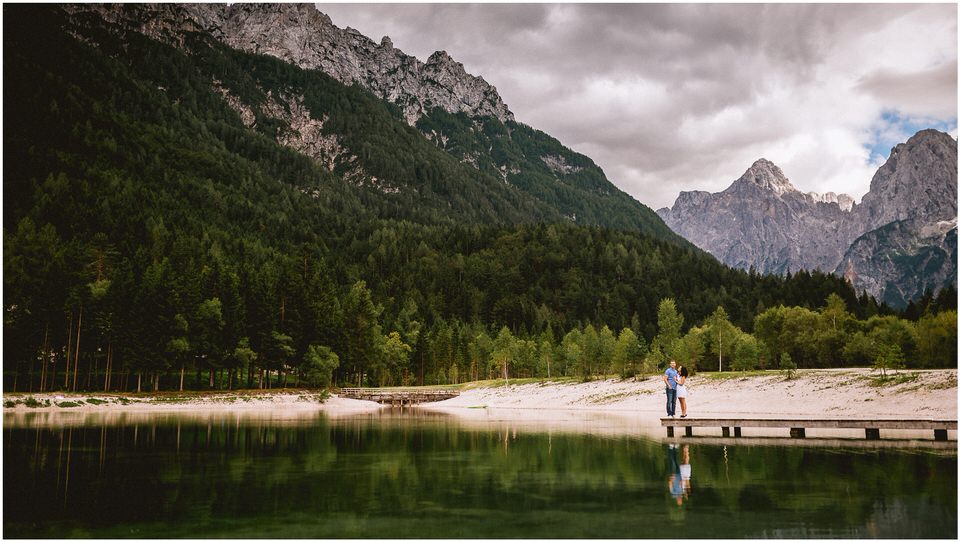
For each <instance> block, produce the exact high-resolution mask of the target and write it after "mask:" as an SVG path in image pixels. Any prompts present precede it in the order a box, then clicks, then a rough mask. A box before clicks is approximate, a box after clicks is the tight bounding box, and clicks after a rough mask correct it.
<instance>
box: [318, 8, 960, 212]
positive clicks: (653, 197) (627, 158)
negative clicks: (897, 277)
mask: <svg viewBox="0 0 960 542" xmlns="http://www.w3.org/2000/svg"><path fill="white" fill-rule="evenodd" d="M318 7H319V9H320V10H321V11H324V12H325V13H328V14H329V15H330V16H331V18H332V19H333V21H334V23H335V24H337V25H339V26H347V25H349V26H352V27H354V28H357V29H358V30H360V31H361V32H363V33H365V34H367V35H368V36H370V37H371V38H373V39H375V40H379V38H380V36H382V35H384V34H388V35H390V36H391V38H392V39H393V42H394V44H395V45H396V47H398V48H400V49H402V50H404V51H406V52H408V53H410V54H415V55H416V56H418V57H420V58H421V59H422V58H426V57H427V56H428V55H429V54H430V53H431V52H432V51H434V50H437V49H444V50H446V51H448V52H449V53H450V54H451V56H453V57H454V58H456V59H457V60H459V61H461V62H463V64H464V66H465V67H466V69H467V70H468V71H470V72H471V73H475V74H478V75H482V76H483V77H484V79H486V80H487V81H489V82H490V83H492V84H494V85H495V86H496V87H497V89H498V91H499V92H500V94H501V96H502V97H503V99H504V101H506V103H507V104H508V105H509V106H510V108H511V110H513V112H514V113H515V115H516V117H517V120H518V121H520V122H524V123H526V124H529V125H531V126H533V127H535V128H538V129H540V130H543V131H545V132H547V133H549V134H550V135H552V136H554V137H556V138H557V139H559V140H560V141H561V142H563V143H564V144H566V145H568V146H570V147H571V148H573V149H574V150H577V151H579V152H582V153H584V154H586V155H588V156H590V157H591V158H593V159H594V161H596V162H597V164H599V165H600V166H601V167H602V168H603V169H604V171H605V172H606V174H607V176H608V177H609V178H610V180H611V181H613V182H614V183H615V184H617V185H618V186H619V187H621V188H622V189H624V190H625V191H627V192H628V193H630V194H631V195H633V196H634V197H636V198H637V199H638V200H640V201H641V202H643V203H646V204H647V205H650V206H651V207H654V208H656V207H661V206H664V205H672V204H673V200H674V199H675V198H676V196H677V194H678V193H679V192H680V191H681V190H709V191H719V190H723V189H724V188H726V187H727V186H728V185H729V184H730V183H731V182H732V181H733V180H734V179H736V178H738V177H739V176H740V175H741V174H742V173H743V171H744V170H746V169H747V168H748V167H749V166H750V165H751V164H752V163H753V162H754V161H755V160H756V159H757V158H760V157H765V158H768V159H770V160H772V161H773V162H775V163H777V164H778V165H779V166H780V167H781V169H783V171H784V173H785V174H786V175H787V176H788V177H789V178H790V179H791V181H792V182H793V184H794V185H795V186H797V187H798V188H799V189H801V190H804V191H818V192H826V191H833V192H847V193H849V194H851V195H853V196H854V197H856V198H857V199H859V198H860V197H862V195H863V194H864V193H865V192H866V190H867V189H868V188H869V183H870V178H871V177H872V175H873V173H874V172H875V171H876V168H877V166H878V165H879V164H878V163H877V162H876V158H877V157H876V156H875V155H874V156H871V153H870V152H869V150H868V148H867V147H870V146H873V145H875V144H877V143H878V142H888V141H892V142H896V141H904V140H906V138H907V137H909V136H910V135H912V134H909V133H898V132H897V131H898V130H900V131H902V130H904V126H910V127H914V126H918V125H919V126H921V127H922V125H923V124H924V123H925V122H929V125H937V124H943V123H947V124H948V125H950V126H951V127H952V128H953V132H952V134H953V135H954V136H956V127H955V125H956V117H957V84H956V81H957V23H956V21H957V6H956V5H949V4H939V5H903V4H881V5H878V4H870V5H868V4H841V5H823V4H820V5H784V4H773V5H770V4H750V5H732V4H709V5H699V4H678V5H664V4H627V5H623V4H617V5H600V4H560V5H552V4H525V5H505V4H479V5H478V4H416V5H408V4H389V5H383V4H348V5H347V4H335V5H319V6H318ZM891 112H892V113H894V114H895V115H896V116H899V117H900V118H901V119H903V118H907V119H909V121H910V122H899V123H898V122H894V121H892V120H889V118H888V116H889V113H891ZM891 138H895V139H891Z"/></svg>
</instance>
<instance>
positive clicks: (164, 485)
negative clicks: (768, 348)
mask: <svg viewBox="0 0 960 542" xmlns="http://www.w3.org/2000/svg"><path fill="white" fill-rule="evenodd" d="M602 423H606V422H603V421H602V420H600V421H599V422H597V424H598V425H599V424H602ZM569 429H570V427H569V426H567V425H564V426H561V427H560V428H559V429H558V428H556V427H546V428H544V427H530V426H528V425H525V424H523V423H518V422H516V421H510V420H507V419H501V418H496V417H495V418H494V420H493V421H492V422H490V423H487V424H486V425H484V424H480V423H478V422H477V423H474V422H471V423H461V422H460V421H459V419H458V418H456V417H451V416H443V415H436V414H429V415H427V414H425V415H420V416H409V417H408V416H406V415H401V416H398V415H394V414H391V413H383V414H377V415H366V416H358V417H351V418H341V419H331V418H328V417H326V416H323V415H320V414H316V413H313V414H312V415H302V416H298V417H295V418H290V417H284V416H279V417H276V418H273V417H269V416H262V417H258V416H241V415H224V414H220V415H218V416H174V415H169V414H165V415H159V416H158V415H154V416H153V417H146V418H145V417H139V416H135V417H130V418H126V419H125V421H123V423H120V422H119V421H117V420H116V419H111V423H110V424H106V423H102V424H99V425H98V424H97V423H96V419H93V418H89V419H86V421H84V422H83V423H79V422H78V423H75V424H73V425H69V426H59V427H57V426H54V425H51V424H47V423H39V422H38V423H34V422H33V421H31V422H30V423H27V424H26V425H20V426H14V425H13V424H11V425H9V426H8V425H7V424H5V438H4V442H3V448H4V449H3V451H4V454H3V456H4V459H3V460H4V490H5V493H6V495H7V498H6V499H4V504H3V507H4V509H3V512H4V514H3V517H4V519H3V522H4V524H3V526H4V534H6V535H7V536H9V537H45V538H47V537H48V538H61V537H108V538H127V537H160V538H180V537H187V538H200V537H232V538H248V537H281V538H282V537H308V538H315V537H320V538H327V537H333V538H351V537H368V538H369V537H373V538H408V537H412V538H433V537H439V538H463V537H468V538H487V537H493V538H513V537H523V538H571V537H574V538H622V537H625V538H644V537H652V538H677V537H685V538H704V537H707V538H713V537H728V538H743V537H758V536H777V535H780V534H783V533H794V534H796V533H807V535H810V536H816V535H817V534H819V535H821V536H843V537H848V536H853V537H875V536H879V537H884V536H891V535H893V534H897V533H903V532H911V533H914V534H913V535H912V536H917V537H931V536H932V537H942V538H953V537H955V536H956V532H957V529H956V519H957V512H956V510H957V493H956V483H957V461H956V453H955V451H953V452H952V453H942V452H936V451H931V452H929V453H917V452H916V451H911V452H910V453H905V452H902V451H899V450H882V449H881V450H868V451H859V452H858V453H856V454H853V453H848V452H843V451H840V450H835V449H817V448H804V447H797V446H794V447H776V446H763V447H756V446H725V447H724V446H717V445H711V444H709V443H706V444H699V443H696V444H688V443H685V442H679V443H669V444H665V443H663V442H662V441H661V440H660V439H656V438H648V437H645V436H638V435H631V434H620V435H617V434H613V433H607V432H600V433H597V434H592V433H578V432H575V431H571V430H569ZM665 448H666V460H667V466H666V469H667V470H666V471H665V470H664V449H665ZM693 455H695V456H696V459H697V494H696V498H691V480H692V466H691V464H692V460H691V459H692V456H693ZM665 481H666V483H667V486H668V487H667V490H668V492H669V493H668V495H666V496H665V494H664V487H663V486H664V482H665ZM838 495H843V496H844V498H843V499H838V498H837V496H838ZM908 530H909V531H908ZM811 533H816V534H811ZM799 536H806V535H799Z"/></svg>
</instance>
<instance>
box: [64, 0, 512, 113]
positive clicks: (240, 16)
mask: <svg viewBox="0 0 960 542" xmlns="http://www.w3.org/2000/svg"><path fill="white" fill-rule="evenodd" d="M65 9H67V10H68V11H70V12H73V13H76V12H82V11H95V12H97V13H98V14H99V15H100V16H101V17H103V18H104V19H105V20H108V21H112V22H125V23H127V24H132V25H135V26H136V27H137V31H139V32H142V33H144V34H146V35H149V36H151V37H154V38H159V39H166V40H168V41H172V42H178V41H180V40H182V35H183V32H185V31H204V32H209V33H210V34H211V35H212V36H214V37H215V38H216V39H218V40H220V41H222V42H224V43H225V44H227V45H229V46H231V47H234V48H236V49H240V50H243V51H249V52H254V53H259V54H265V55H270V56H273V57H276V58H279V59H281V60H284V61H287V62H290V63H292V64H295V65H297V66H299V67H301V68H306V69H317V70H320V71H323V72H324V73H326V74H328V75H330V76H331V77H333V78H334V79H337V80H338V81H340V82H342V83H344V84H347V85H349V84H353V83H356V84H359V85H360V86H362V87H364V88H366V89H368V90H369V91H370V92H372V93H373V94H374V95H376V96H378V97H380V98H382V99H384V100H387V101H389V102H393V103H395V104H397V105H398V106H399V107H400V109H401V110H402V111H403V115H404V118H405V119H406V121H407V123H408V124H410V125H413V124H414V123H416V121H417V119H419V118H420V117H421V116H423V115H424V114H425V113H427V112H429V111H430V110H431V109H433V108H435V107H439V108H441V109H443V110H445V111H448V112H450V113H460V112H464V113H467V114H468V115H471V116H477V115H484V116H492V117H496V118H498V119H500V121H502V122H506V121H508V120H513V113H511V112H510V109H509V108H507V105H506V104H505V103H503V100H502V99H501V98H500V95H499V94H497V89H496V88H495V87H494V86H493V85H490V84H489V83H487V82H486V81H484V80H483V78H482V77H476V76H473V75H470V74H469V73H467V72H466V70H464V68H463V65H462V64H460V63H459V62H457V61H455V60H454V59H452V58H451V57H450V55H448V54H447V53H446V52H445V51H437V52H435V53H433V54H432V55H430V58H428V59H427V61H426V62H421V61H420V60H418V59H417V58H415V57H412V56H410V55H407V54H405V53H404V52H403V51H401V50H399V49H397V48H395V47H394V46H393V42H392V41H391V40H390V38H389V37H386V36H384V37H383V39H382V40H381V41H380V43H376V42H375V41H373V40H371V39H369V38H367V37H366V36H364V35H363V34H361V33H360V32H358V31H356V30H354V29H352V28H344V29H341V28H339V27H337V26H336V25H334V24H333V21H331V20H330V17H328V16H327V15H325V14H323V13H321V12H320V11H318V10H317V8H316V7H315V6H314V5H313V4H243V3H235V4H230V5H226V4H106V5H104V4H80V5H72V6H66V7H65Z"/></svg>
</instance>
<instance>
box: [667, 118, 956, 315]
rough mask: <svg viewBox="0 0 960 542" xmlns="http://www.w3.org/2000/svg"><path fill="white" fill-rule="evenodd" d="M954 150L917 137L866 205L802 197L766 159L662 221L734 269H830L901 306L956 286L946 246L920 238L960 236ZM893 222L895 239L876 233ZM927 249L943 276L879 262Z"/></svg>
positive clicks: (948, 140)
mask: <svg viewBox="0 0 960 542" xmlns="http://www.w3.org/2000/svg"><path fill="white" fill-rule="evenodd" d="M956 148H957V143H956V140H954V139H953V138H952V137H950V136H949V135H948V134H945V133H943V132H939V131H937V130H921V131H919V132H917V133H916V134H915V135H913V136H912V137H910V138H909V139H908V140H907V141H906V142H904V143H901V144H898V145H896V146H895V147H894V148H893V149H891V153H890V157H889V158H888V160H887V161H886V162H885V163H884V164H883V165H882V166H881V167H880V168H879V169H878V170H877V172H876V173H875V174H874V176H873V178H872V180H871V183H870V191H869V192H868V193H867V194H866V195H864V197H863V198H862V200H861V202H860V203H855V202H854V200H853V198H852V197H850V196H848V195H846V194H835V193H833V192H828V193H826V194H816V193H813V192H808V193H804V192H800V191H799V190H797V189H796V188H795V187H794V186H793V185H792V184H791V183H790V181H789V179H787V177H786V176H785V175H784V174H783V172H782V171H781V170H780V168H779V167H777V166H776V165H774V164H773V163H772V162H769V161H768V160H765V159H760V160H757V161H756V162H755V163H754V164H753V165H752V166H751V167H750V168H748V169H747V171H746V172H745V173H744V174H743V175H742V176H741V177H740V178H738V179H737V180H735V181H734V182H733V183H732V184H731V185H730V186H729V187H728V188H727V189H726V190H723V191H721V192H718V193H715V194H711V193H708V192H702V191H701V192H681V193H680V195H679V196H678V197H677V199H676V201H675V203H674V205H673V207H672V208H670V207H664V208H661V209H659V210H658V211H657V214H659V215H660V217H661V218H663V219H664V221H665V222H667V224H668V225H669V226H670V227H671V228H673V229H674V231H676V232H677V233H679V234H681V235H683V236H684V237H686V238H687V239H690V240H691V241H693V242H695V244H697V245H698V246H699V247H701V248H703V249H704V250H707V251H708V252H710V253H711V254H714V255H715V256H717V257H718V258H719V259H720V260H721V261H723V262H724V263H727V264H728V265H733V266H735V267H740V268H744V269H749V268H755V269H757V270H758V271H760V272H773V273H786V272H796V271H797V270H799V269H808V270H810V269H823V270H828V271H832V272H834V273H836V274H838V275H841V276H845V277H847V278H848V279H850V280H851V281H852V282H853V284H854V286H855V287H856V288H857V289H858V290H861V289H866V290H867V291H868V292H870V293H871V294H872V295H875V296H877V297H878V298H882V299H884V300H886V301H888V302H890V303H893V304H896V305H898V306H902V305H905V304H906V303H907V302H909V301H910V300H912V299H916V298H919V296H921V295H923V292H924V290H925V289H926V288H928V287H929V288H932V289H934V290H936V289H938V288H940V287H943V286H945V285H947V284H955V283H956V253H955V250H951V248H950V245H949V238H948V237H945V236H944V235H933V236H931V235H926V234H922V230H924V229H929V227H930V226H931V225H933V224H941V223H950V221H952V223H953V224H954V228H955V225H956V213H957V205H956V195H957V167H956V164H957V161H956V160H957V159H956ZM895 223H899V226H897V227H891V229H890V230H889V231H890V232H896V235H892V236H889V235H886V234H883V233H882V232H880V231H879V230H882V229H883V228H885V227H887V226H889V225H892V224H895ZM939 229H942V228H939ZM939 229H938V231H939ZM948 229H949V228H948ZM731 232H735V233H736V235H732V236H731V235H730V233H731ZM872 232H873V233H874V235H873V236H872V237H870V234H871V233H872ZM907 232H909V233H907ZM940 233H941V234H943V233H944V232H940ZM864 236H868V238H864ZM868 239H870V240H868ZM883 239H887V240H888V241H889V242H890V243H891V244H890V246H886V245H884V241H883ZM894 239H897V240H896V241H894ZM924 240H926V241H924ZM858 242H859V243H860V245H859V248H855V247H854V245H855V244H857V243H858ZM866 246H871V247H873V248H874V249H875V250H874V251H875V252H876V254H873V253H869V252H868V251H866V249H865V247H866ZM927 249H929V250H933V251H934V252H937V254H939V256H937V257H935V258H933V259H928V260H927V261H928V264H929V262H931V261H942V262H943V263H942V269H939V268H938V269H937V270H936V271H932V270H928V271H926V272H925V273H924V274H923V275H922V276H918V275H916V273H908V272H903V271H895V270H892V268H890V266H889V265H887V264H881V260H883V258H880V257H879V255H880V254H888V256H889V257H888V258H887V260H890V258H893V254H892V253H890V251H891V250H892V251H894V252H895V253H897V254H899V253H900V252H903V251H908V252H910V253H911V254H914V255H916V254H917V251H925V250H927ZM898 257H899V256H898ZM908 259H909V258H908ZM901 260H903V261H907V260H904V259H903V258H901ZM870 262H873V263H870ZM925 268H926V267H925ZM888 291H889V292H890V295H889V296H886V293H887V292H888Z"/></svg>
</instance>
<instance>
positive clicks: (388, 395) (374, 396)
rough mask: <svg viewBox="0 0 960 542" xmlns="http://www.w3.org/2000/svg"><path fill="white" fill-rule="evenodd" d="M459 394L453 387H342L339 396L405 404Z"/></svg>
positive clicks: (430, 401) (398, 404) (448, 397)
mask: <svg viewBox="0 0 960 542" xmlns="http://www.w3.org/2000/svg"><path fill="white" fill-rule="evenodd" d="M458 395H460V390H457V389H454V388H343V389H341V390H340V397H347V398H350V399H360V400H364V401H376V402H378V403H381V404H385V405H393V406H406V405H414V404H418V403H432V402H435V401H443V400H444V399H452V398H454V397H456V396H458Z"/></svg>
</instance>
